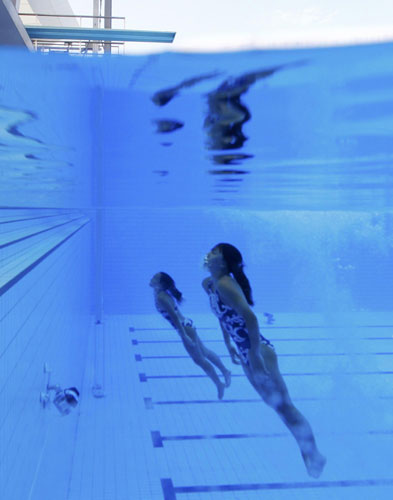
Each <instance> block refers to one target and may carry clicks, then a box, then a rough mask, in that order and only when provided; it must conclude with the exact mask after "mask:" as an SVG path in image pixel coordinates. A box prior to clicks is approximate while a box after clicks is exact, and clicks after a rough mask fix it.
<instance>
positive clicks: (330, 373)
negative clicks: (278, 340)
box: [139, 371, 393, 382]
mask: <svg viewBox="0 0 393 500" xmlns="http://www.w3.org/2000/svg"><path fill="white" fill-rule="evenodd" d="M331 375H341V376H348V375H393V371H370V372H341V373H338V372H310V373H282V376H283V377H319V376H331ZM141 377H143V379H144V380H141V382H146V381H147V380H148V379H168V378H170V379H178V378H208V376H207V375H202V374H195V375H146V374H145V373H140V374H139V378H141ZM234 377H245V375H244V374H242V373H232V378H234Z"/></svg>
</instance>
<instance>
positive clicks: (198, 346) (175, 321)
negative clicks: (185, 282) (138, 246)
mask: <svg viewBox="0 0 393 500" xmlns="http://www.w3.org/2000/svg"><path fill="white" fill-rule="evenodd" d="M150 286H151V287H152V288H153V289H154V301H155V305H156V308H157V311H158V312H159V313H160V314H161V315H162V316H163V317H164V318H165V319H166V320H167V321H169V323H170V324H171V325H172V326H173V328H174V329H175V330H176V331H177V332H178V334H179V335H180V338H181V339H182V342H183V345H184V347H185V349H186V351H187V352H188V354H189V355H190V357H191V359H192V360H193V361H194V363H196V364H197V365H198V366H200V367H201V368H202V369H203V370H204V372H205V373H206V375H208V377H210V378H211V380H212V381H213V382H214V384H215V386H216V387H217V396H218V399H222V398H223V396H224V390H225V388H226V387H229V385H230V383H231V372H230V371H229V370H227V368H225V366H224V365H223V363H222V361H221V360H220V358H219V357H218V356H217V354H216V353H214V352H213V351H211V350H210V349H207V348H206V347H205V346H204V345H203V343H202V341H201V340H200V338H199V337H198V334H197V331H196V329H195V327H194V325H193V322H192V320H190V319H188V318H185V317H184V316H183V315H182V313H181V312H180V310H179V308H178V306H177V304H179V303H180V302H181V301H182V294H181V293H180V292H179V290H178V289H177V288H176V286H175V282H174V281H173V279H172V278H171V277H170V276H169V275H168V274H166V273H162V272H161V273H157V274H155V275H154V276H153V277H152V279H151V281H150ZM213 365H215V366H216V367H217V368H218V369H219V370H220V371H221V373H222V374H223V376H224V380H225V383H223V382H221V380H220V378H219V376H218V375H217V373H216V370H215V369H214V366H213Z"/></svg>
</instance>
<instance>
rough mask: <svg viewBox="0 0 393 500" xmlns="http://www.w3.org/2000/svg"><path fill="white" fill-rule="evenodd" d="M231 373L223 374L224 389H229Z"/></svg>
mask: <svg viewBox="0 0 393 500" xmlns="http://www.w3.org/2000/svg"><path fill="white" fill-rule="evenodd" d="M231 375H232V374H231V372H230V371H229V370H227V371H226V372H225V373H224V379H225V387H229V386H230V385H231Z"/></svg>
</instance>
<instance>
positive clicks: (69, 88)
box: [0, 43, 393, 500]
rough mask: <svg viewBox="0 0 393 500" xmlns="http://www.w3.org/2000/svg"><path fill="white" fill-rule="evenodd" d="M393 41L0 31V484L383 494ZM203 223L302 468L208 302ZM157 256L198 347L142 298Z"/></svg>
mask: <svg viewBox="0 0 393 500" xmlns="http://www.w3.org/2000/svg"><path fill="white" fill-rule="evenodd" d="M392 58H393V44H389V43H385V44H372V45H358V46H343V47H329V48H315V49H285V50H255V51H247V52H233V53H209V54H191V53H189V54H186V53H169V52H168V53H162V54H153V55H143V56H142V55H140V56H99V57H98V56H97V57H78V56H66V55H61V54H38V53H28V52H27V51H18V50H2V51H0V262H1V267H0V332H1V333H0V358H1V359H0V394H1V402H0V443H1V446H0V464H1V466H0V497H1V498H2V499H5V500H38V499H39V500H43V499H44V500H45V499H49V498H50V499H51V500H131V499H132V500H149V499H154V500H159V499H161V500H248V499H250V500H259V499H264V500H289V499H291V500H295V499H296V500H300V499H301V500H314V499H318V500H320V499H321V500H325V499H326V500H331V499H334V500H344V499H345V500H351V499H354V500H355V499H356V500H366V499H367V500H368V499H369V498H375V499H378V500H390V499H391V498H392V496H393V469H392V446H393V286H392V283H393V69H392V63H391V61H392ZM218 243H229V244H231V245H234V246H235V247H236V248H237V249H239V250H240V252H241V255H242V258H243V263H244V272H245V274H246V276H247V278H248V279H249V282H250V285H251V289H252V296H253V299H254V302H255V305H254V306H253V307H252V310H253V311H254V313H255V316H256V317H257V319H258V323H259V327H260V333H261V334H262V335H263V337H264V338H266V339H267V341H269V342H270V343H271V344H272V345H273V346H274V351H275V353H276V355H277V358H278V365H279V369H280V371H281V374H282V377H283V379H284V380H285V384H286V386H287V388H288V391H289V394H290V398H291V399H292V401H293V404H294V405H295V406H296V408H297V409H298V410H299V411H300V412H301V414H303V415H304V417H305V418H306V419H307V421H308V422H309V424H310V426H311V428H312V432H313V433H314V436H315V440H316V442H317V444H318V449H319V450H320V452H321V454H322V455H323V457H326V464H325V467H324V468H323V467H321V470H320V471H319V472H318V474H315V475H314V477H313V476H312V474H310V473H307V472H308V471H310V468H309V466H308V465H307V459H306V458H305V456H304V453H303V457H302V454H301V453H299V448H298V446H297V442H296V441H297V437H296V432H297V430H296V429H298V427H297V423H296V422H297V421H296V422H295V421H293V422H291V421H289V422H286V423H285V422H284V421H283V420H282V419H281V418H280V415H279V414H277V413H276V411H274V410H273V408H272V407H269V404H270V403H271V402H270V403H269V402H268V404H265V402H264V401H263V400H262V398H261V395H260V393H258V392H257V390H256V389H257V387H256V386H257V383H256V385H255V386H254V387H253V385H252V384H251V383H250V381H249V380H248V378H247V376H246V372H245V371H244V370H243V368H242V366H241V365H240V364H236V363H234V362H233V360H235V361H236V359H237V358H236V356H238V355H239V352H240V355H241V351H238V354H234V352H231V351H230V349H229V348H228V343H227V344H226V343H225V341H224V340H225V339H226V337H225V332H223V331H221V328H220V323H219V321H218V319H217V317H216V316H215V315H214V314H213V312H212V309H211V305H212V306H214V304H215V307H216V308H217V307H218V308H219V307H222V308H223V309H222V310H224V309H225V305H222V304H221V306H220V294H218V295H217V294H216V296H215V297H216V298H213V302H214V301H216V302H214V304H212V295H214V293H216V292H217V291H216V292H215V291H214V290H213V289H211V288H209V287H210V285H209V284H207V285H206V283H207V282H206V277H208V276H209V269H213V267H214V265H217V266H219V265H220V262H221V261H220V260H219V259H220V258H221V257H222V255H223V254H220V252H218V253H219V256H218V257H217V254H214V253H212V252H211V250H212V249H213V248H214V247H215V245H217V244H218ZM220 255H221V257H220ZM206 256H207V257H206ZM222 258H223V257H222ZM209 259H210V260H209ZM214 259H216V260H214ZM217 259H218V260H217ZM214 262H216V264H214ZM209 266H211V267H209ZM239 267H241V266H239ZM215 269H219V267H217V268H215ZM162 272H165V273H167V274H168V275H170V276H171V277H172V278H173V280H174V281H175V286H176V288H177V289H178V290H179V291H180V292H181V293H182V294H183V297H184V301H183V302H181V304H180V302H179V303H177V302H176V300H175V295H174V292H173V293H172V292H171V294H172V295H171V296H172V298H173V304H175V309H176V310H180V311H181V313H182V314H183V315H184V323H182V327H181V330H182V331H183V330H184V331H186V329H187V328H188V329H190V331H191V333H192V332H196V333H195V334H197V335H198V337H199V339H200V341H201V342H202V344H198V345H199V346H200V349H201V351H202V352H203V356H205V358H206V359H208V360H210V361H209V363H208V365H209V366H208V368H206V359H205V361H204V363H205V364H203V363H202V362H201V363H200V364H199V365H198V364H197V362H194V361H195V360H193V359H191V357H192V356H191V355H190V351H189V350H187V349H188V348H187V346H186V344H184V345H183V343H184V339H183V337H182V336H181V335H179V333H178V332H177V331H176V329H175V328H176V327H177V324H175V325H174V326H173V318H171V317H170V318H167V319H169V320H167V319H166V318H165V317H164V316H165V314H160V313H159V312H158V310H157V307H156V306H157V304H156V303H155V302H157V297H155V289H154V286H151V280H152V278H153V276H155V275H156V274H157V273H162ZM233 276H234V274H233ZM202 281H204V285H205V290H204V288H203V286H202ZM153 285H154V283H153ZM172 290H173V288H172ZM205 292H207V294H206V293H205ZM217 293H218V292H217ZM225 297H226V296H225ZM221 298H222V295H221ZM171 300H172V299H171ZM228 300H229V299H228ZM217 304H218V305H217ZM177 308H178V309H177ZM213 309H214V307H213ZM221 312H222V311H221ZM188 319H189V320H192V324H193V326H190V325H191V322H187V321H188ZM250 321H251V320H250ZM247 324H248V323H247ZM187 331H189V330H187ZM223 333H224V335H223ZM238 334H239V331H238V330H237V331H232V333H231V335H232V344H233V345H235V343H236V342H235V341H234V339H236V336H237V335H238ZM192 335H194V333H192ZM239 335H240V334H239ZM194 340H195V338H194ZM195 342H196V341H195ZM198 342H199V341H198ZM195 345H196V344H195ZM195 345H194V347H195ZM201 345H202V347H201ZM185 347H186V348H185ZM264 348H266V349H267V350H268V351H269V349H271V348H270V347H266V344H264ZM198 352H199V351H198ZM269 352H271V351H269ZM272 356H273V355H272ZM198 359H199V358H198ZM250 362H251V361H250ZM213 365H214V366H215V368H216V371H217V374H218V375H217V374H216V375H215V376H216V377H217V376H218V377H219V378H218V379H217V378H214V376H211V375H208V373H210V374H211V370H212V366H213ZM204 367H205V368H204ZM220 367H221V368H220ZM222 367H224V368H222ZM206 370H207V371H206ZM209 370H210V371H209ZM228 370H230V372H231V381H230V383H229V380H228V379H227V378H225V377H228ZM245 370H247V366H246V368H245ZM213 371H214V370H213ZM209 377H210V378H211V380H210V378H209ZM212 381H213V382H214V381H215V382H214V384H216V387H215V385H214V384H213V383H212ZM217 388H218V389H219V390H218V392H217ZM220 391H221V393H220ZM270 406H272V404H270ZM273 406H274V405H273ZM281 417H282V416H281ZM284 420H285V419H284ZM290 428H291V429H292V431H291V432H292V433H293V434H294V436H295V439H294V436H292V435H291V432H290V430H289V429H290ZM300 441H301V439H300ZM305 465H306V467H305ZM322 469H323V470H322Z"/></svg>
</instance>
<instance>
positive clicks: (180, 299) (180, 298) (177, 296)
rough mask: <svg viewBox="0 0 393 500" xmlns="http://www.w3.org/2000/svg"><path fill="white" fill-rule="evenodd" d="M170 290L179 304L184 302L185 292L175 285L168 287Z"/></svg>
mask: <svg viewBox="0 0 393 500" xmlns="http://www.w3.org/2000/svg"><path fill="white" fill-rule="evenodd" d="M168 292H169V293H170V294H171V295H172V297H173V298H174V299H175V300H176V302H177V303H178V304H180V302H183V294H182V293H181V292H180V291H179V290H178V289H177V288H176V287H175V285H173V286H171V287H170V288H168Z"/></svg>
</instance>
